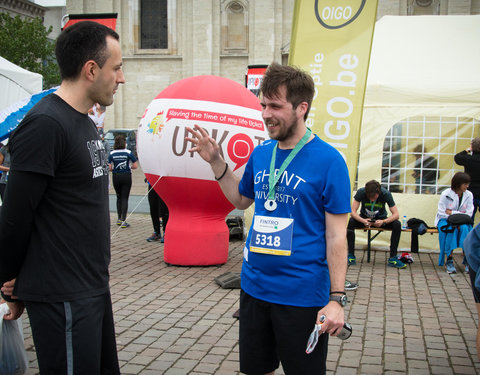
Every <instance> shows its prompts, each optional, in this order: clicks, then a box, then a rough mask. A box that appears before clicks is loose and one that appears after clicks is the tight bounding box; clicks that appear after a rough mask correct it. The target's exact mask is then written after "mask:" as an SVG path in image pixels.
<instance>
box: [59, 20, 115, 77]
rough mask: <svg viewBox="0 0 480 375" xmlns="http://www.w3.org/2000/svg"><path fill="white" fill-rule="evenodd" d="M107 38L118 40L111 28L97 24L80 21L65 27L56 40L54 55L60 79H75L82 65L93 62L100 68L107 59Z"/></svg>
mask: <svg viewBox="0 0 480 375" xmlns="http://www.w3.org/2000/svg"><path fill="white" fill-rule="evenodd" d="M107 36H111V37H112V38H115V39H116V40H119V38H120V37H119V36H118V34H117V33H116V32H115V31H114V30H112V29H111V28H109V27H107V26H105V25H102V24H100V23H98V22H92V21H81V22H77V23H75V24H73V25H72V26H69V27H67V28H66V29H64V30H63V31H62V33H61V34H60V35H59V37H58V38H57V44H56V46H55V55H56V57H57V63H58V67H59V68H60V75H61V77H62V79H75V78H77V77H78V75H79V74H80V72H81V70H82V67H83V65H84V64H85V63H86V62H87V61H89V60H93V61H95V62H96V63H97V64H98V66H99V67H100V68H102V67H103V64H105V61H107V59H108V57H109V56H108V52H107Z"/></svg>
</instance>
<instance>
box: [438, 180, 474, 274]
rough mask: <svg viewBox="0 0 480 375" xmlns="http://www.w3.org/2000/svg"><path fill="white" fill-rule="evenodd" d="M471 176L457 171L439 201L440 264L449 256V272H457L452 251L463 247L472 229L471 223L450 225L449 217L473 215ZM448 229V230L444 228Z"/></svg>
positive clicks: (447, 266)
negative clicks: (453, 215) (470, 189)
mask: <svg viewBox="0 0 480 375" xmlns="http://www.w3.org/2000/svg"><path fill="white" fill-rule="evenodd" d="M469 185H470V176H469V175H468V174H467V173H464V172H457V173H455V175H454V176H453V178H452V182H451V185H450V186H451V187H450V188H448V189H446V190H444V191H443V192H442V195H441V196H440V201H439V202H438V211H437V216H436V217H435V226H436V227H437V228H438V241H439V243H440V255H439V258H438V265H439V266H443V264H444V261H445V256H446V257H447V262H446V268H447V273H456V272H457V270H456V269H455V265H454V264H453V257H452V252H453V250H454V249H457V248H462V249H463V241H464V239H465V237H466V236H467V234H468V232H470V231H471V230H472V225H471V224H461V225H458V226H455V227H451V226H449V224H448V222H447V218H448V217H449V216H450V215H452V214H466V215H468V216H472V213H473V194H472V193H471V192H470V191H469V190H468V187H469ZM442 228H444V229H447V231H444V230H442Z"/></svg>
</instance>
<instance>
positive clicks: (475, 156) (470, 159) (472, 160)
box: [455, 150, 480, 199]
mask: <svg viewBox="0 0 480 375" xmlns="http://www.w3.org/2000/svg"><path fill="white" fill-rule="evenodd" d="M455 163H457V164H458V165H463V166H464V167H465V173H468V174H469V175H470V178H471V181H470V187H469V188H468V190H470V191H471V192H472V194H473V197H474V198H475V199H480V153H479V152H474V153H472V155H470V154H469V153H468V152H467V151H465V150H464V151H461V152H459V153H458V154H456V155H455Z"/></svg>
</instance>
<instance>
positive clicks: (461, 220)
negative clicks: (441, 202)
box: [439, 214, 473, 233]
mask: <svg viewBox="0 0 480 375" xmlns="http://www.w3.org/2000/svg"><path fill="white" fill-rule="evenodd" d="M447 223H448V224H447V225H444V226H442V227H441V228H439V229H440V230H441V231H442V232H444V233H453V232H454V231H455V228H457V227H459V226H460V225H463V224H468V225H473V221H472V218H471V217H470V216H468V215H467V214H453V215H449V216H448V217H447Z"/></svg>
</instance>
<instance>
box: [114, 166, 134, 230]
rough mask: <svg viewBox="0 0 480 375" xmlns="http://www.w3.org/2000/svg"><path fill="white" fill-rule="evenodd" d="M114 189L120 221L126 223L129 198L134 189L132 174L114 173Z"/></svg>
mask: <svg viewBox="0 0 480 375" xmlns="http://www.w3.org/2000/svg"><path fill="white" fill-rule="evenodd" d="M112 182H113V188H114V189H115V193H117V215H118V220H121V221H125V219H126V218H127V210H128V197H129V195H130V189H131V188H132V174H131V173H114V174H113V175H112Z"/></svg>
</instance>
